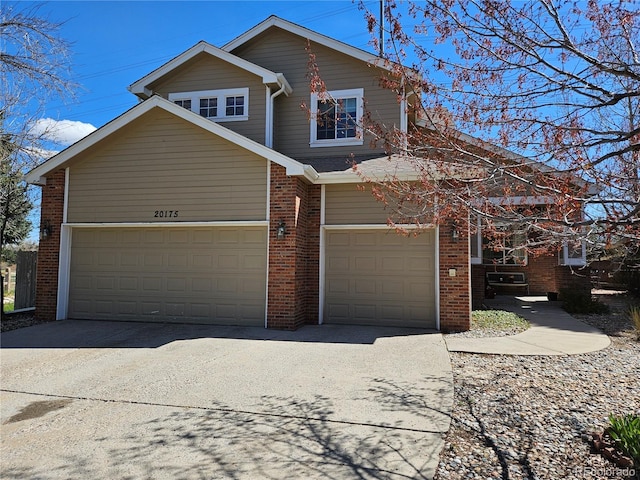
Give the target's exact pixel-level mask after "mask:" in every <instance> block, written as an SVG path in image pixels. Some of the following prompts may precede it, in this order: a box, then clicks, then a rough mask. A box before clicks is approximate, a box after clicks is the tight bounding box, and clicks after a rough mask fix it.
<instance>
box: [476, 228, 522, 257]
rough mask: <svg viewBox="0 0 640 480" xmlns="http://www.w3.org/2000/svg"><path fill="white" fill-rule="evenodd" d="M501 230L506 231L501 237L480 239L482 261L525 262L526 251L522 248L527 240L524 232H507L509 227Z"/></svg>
mask: <svg viewBox="0 0 640 480" xmlns="http://www.w3.org/2000/svg"><path fill="white" fill-rule="evenodd" d="M511 228H515V227H513V226H512V227H511ZM503 231H505V232H506V233H505V234H504V237H503V238H501V239H498V240H496V239H493V240H489V239H487V238H483V239H482V263H484V264H487V265H491V264H498V265H524V264H526V263H527V252H526V250H525V248H524V246H525V245H526V240H527V237H526V234H525V233H524V232H509V227H505V228H504V229H503ZM500 240H501V241H500Z"/></svg>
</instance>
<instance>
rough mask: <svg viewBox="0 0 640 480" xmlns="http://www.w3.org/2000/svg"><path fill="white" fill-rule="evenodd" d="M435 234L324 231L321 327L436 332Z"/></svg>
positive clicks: (367, 230)
mask: <svg viewBox="0 0 640 480" xmlns="http://www.w3.org/2000/svg"><path fill="white" fill-rule="evenodd" d="M435 259H436V252H435V230H428V231H425V232H422V233H421V234H420V235H418V236H411V235H410V236H402V235H400V234H398V233H396V232H395V231H393V230H391V229H388V228H383V229H366V228H359V229H352V230H351V229H348V228H337V229H331V228H327V229H326V230H325V280H324V302H323V323H337V324H358V325H378V326H396V327H400V326H402V327H420V328H436V327H437V323H436V283H435V282H436V266H435Z"/></svg>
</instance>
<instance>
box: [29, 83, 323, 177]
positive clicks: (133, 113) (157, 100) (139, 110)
mask: <svg viewBox="0 0 640 480" xmlns="http://www.w3.org/2000/svg"><path fill="white" fill-rule="evenodd" d="M153 109H161V110H164V111H166V112H168V113H170V114H172V115H175V116H176V117H179V118H181V119H183V120H185V121H187V122H189V123H191V124H193V125H196V126H198V127H200V128H202V129H203V130H206V131H207V132H210V133H212V134H214V135H216V136H218V137H221V138H224V139H225V140H227V141H229V142H231V143H233V144H235V145H237V146H239V147H241V148H244V149H245V150H247V151H249V152H252V153H254V154H256V155H258V156H260V157H262V158H265V159H266V160H269V161H271V162H274V163H276V164H278V165H280V166H282V167H284V168H285V169H286V172H287V175H290V176H299V177H304V178H305V179H307V180H308V181H309V182H311V183H315V182H316V181H317V180H318V173H317V172H316V171H315V169H314V168H313V167H311V166H310V165H304V164H302V163H300V162H298V161H296V160H294V159H292V158H290V157H287V156H286V155H283V154H281V153H278V152H276V151H275V150H272V149H271V148H268V147H265V146H264V145H262V144H260V143H258V142H254V141H253V140H251V139H249V138H247V137H245V136H243V135H240V134H239V133H236V132H234V131H232V130H229V129H228V128H226V127H223V126H222V125H220V124H218V123H216V122H213V121H211V120H207V119H206V118H204V117H201V116H200V115H198V114H197V113H194V112H192V111H190V110H187V109H186V108H182V107H180V106H178V105H176V104H174V103H173V102H170V101H168V100H165V99H164V98H162V97H160V96H157V95H154V96H153V97H151V98H150V99H148V100H145V101H144V102H142V103H140V104H138V105H136V106H135V107H133V108H131V109H130V110H128V111H126V112H125V113H123V114H122V115H120V116H119V117H117V118H116V119H115V120H112V121H111V122H109V123H107V124H106V125H105V126H103V127H101V128H100V129H98V130H96V131H95V132H93V133H91V134H89V135H87V136H86V137H84V138H83V139H82V140H80V141H78V142H76V143H74V144H73V145H71V146H70V147H68V148H67V149H65V150H63V151H62V152H60V153H58V154H57V155H55V156H53V157H51V158H50V159H49V160H47V161H46V162H44V163H42V164H41V165H39V166H37V167H36V168H34V169H33V170H31V171H30V172H29V173H28V174H27V175H26V177H25V178H26V181H27V183H31V184H36V185H44V184H45V181H44V179H45V177H46V175H47V174H49V173H50V172H52V171H53V170H56V169H58V168H63V167H64V166H65V165H66V164H67V163H68V162H69V161H70V160H72V159H73V158H74V157H76V156H77V155H79V154H81V153H82V152H84V151H85V150H87V149H89V148H91V147H92V146H94V145H96V144H97V143H98V142H100V141H102V140H104V139H105V138H107V137H108V136H110V135H112V134H114V133H116V132H117V131H119V130H120V129H121V128H124V127H126V126H127V125H128V124H129V123H131V122H133V121H134V120H136V119H137V118H140V117H141V116H142V115H144V114H146V113H148V112H150V111H151V110H153Z"/></svg>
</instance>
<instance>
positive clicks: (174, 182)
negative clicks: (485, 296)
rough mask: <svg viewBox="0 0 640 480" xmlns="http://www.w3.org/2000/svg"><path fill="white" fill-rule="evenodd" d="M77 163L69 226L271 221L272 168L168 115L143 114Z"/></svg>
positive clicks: (72, 173)
mask: <svg viewBox="0 0 640 480" xmlns="http://www.w3.org/2000/svg"><path fill="white" fill-rule="evenodd" d="M78 160H79V161H78V162H76V163H73V164H72V165H71V167H70V170H69V172H70V173H69V197H68V216H67V221H68V222H71V223H78V222H80V223H82V222H167V221H176V222H180V221H183V222H186V221H233V220H265V219H266V197H267V185H266V184H267V161H266V160H265V159H263V158H261V157H259V156H257V155H255V154H252V153H250V152H247V151H246V150H244V149H242V148H240V147H238V146H237V145H234V144H232V143H230V142H228V141H226V140H223V139H222V138H220V137H218V136H216V135H213V134H211V133H209V132H206V131H204V130H202V129H200V128H198V127H196V126H193V125H191V124H189V123H188V122H186V121H184V120H182V119H180V118H177V117H174V116H172V115H170V114H168V113H166V112H159V113H156V112H150V113H148V114H146V115H144V116H143V117H141V118H140V119H138V120H136V121H135V122H133V123H132V124H130V125H129V126H127V127H126V128H125V129H124V131H123V132H120V133H119V134H117V135H114V136H113V137H109V138H107V139H105V140H104V141H103V142H101V143H100V144H99V145H98V146H96V148H92V149H90V150H89V151H88V152H86V153H83V154H81V155H79V156H78ZM156 210H158V211H163V212H164V211H174V212H175V211H176V210H177V211H178V216H177V217H171V218H167V217H166V216H163V217H156V216H154V215H155V211H156Z"/></svg>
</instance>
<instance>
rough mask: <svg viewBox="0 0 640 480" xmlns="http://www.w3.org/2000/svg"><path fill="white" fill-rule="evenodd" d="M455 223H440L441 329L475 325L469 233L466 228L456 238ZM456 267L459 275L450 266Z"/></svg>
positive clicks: (459, 328)
mask: <svg viewBox="0 0 640 480" xmlns="http://www.w3.org/2000/svg"><path fill="white" fill-rule="evenodd" d="M452 229H453V225H451V224H445V225H441V226H440V230H439V232H440V235H439V245H440V271H439V276H440V330H442V331H443V332H455V331H464V330H469V328H471V298H470V291H469V290H470V289H469V286H470V283H471V271H470V268H469V253H468V252H469V236H468V234H467V233H466V232H464V231H462V229H461V227H460V226H458V230H459V232H460V234H459V239H458V240H457V241H454V240H453V238H452V235H451V233H452ZM450 269H455V276H453V277H452V276H450V275H449V270H450Z"/></svg>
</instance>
